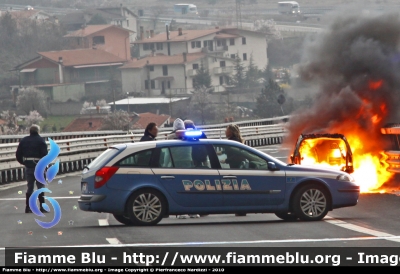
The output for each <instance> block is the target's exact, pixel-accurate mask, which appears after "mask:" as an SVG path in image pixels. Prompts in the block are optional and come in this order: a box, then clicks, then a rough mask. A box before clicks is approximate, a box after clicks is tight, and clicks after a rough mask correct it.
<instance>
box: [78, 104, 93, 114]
mask: <svg viewBox="0 0 400 274" xmlns="http://www.w3.org/2000/svg"><path fill="white" fill-rule="evenodd" d="M91 107H93V103H92V102H87V101H85V102H84V103H83V105H82V109H81V114H88V113H90V110H89V108H91Z"/></svg>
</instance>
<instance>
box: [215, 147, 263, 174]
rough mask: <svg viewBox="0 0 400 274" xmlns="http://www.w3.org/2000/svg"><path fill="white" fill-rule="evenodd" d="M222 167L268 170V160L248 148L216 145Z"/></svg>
mask: <svg viewBox="0 0 400 274" xmlns="http://www.w3.org/2000/svg"><path fill="white" fill-rule="evenodd" d="M214 149H215V151H216V153H217V155H218V158H219V160H220V163H221V168H222V169H261V170H268V164H267V161H266V160H264V159H263V158H261V157H260V156H258V155H256V154H254V153H253V152H250V151H248V150H246V149H242V148H239V147H235V146H232V145H214Z"/></svg>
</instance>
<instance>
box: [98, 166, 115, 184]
mask: <svg viewBox="0 0 400 274" xmlns="http://www.w3.org/2000/svg"><path fill="white" fill-rule="evenodd" d="M117 170H118V167H115V166H105V167H103V168H101V169H99V170H98V171H97V172H96V175H95V177H94V188H100V187H102V186H103V185H105V183H107V181H108V180H109V179H110V178H111V177H112V176H113V175H114V174H115V172H117Z"/></svg>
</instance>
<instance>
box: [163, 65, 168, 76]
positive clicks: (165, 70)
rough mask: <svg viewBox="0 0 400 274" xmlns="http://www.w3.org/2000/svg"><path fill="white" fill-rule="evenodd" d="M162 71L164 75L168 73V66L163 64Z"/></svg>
mask: <svg viewBox="0 0 400 274" xmlns="http://www.w3.org/2000/svg"><path fill="white" fill-rule="evenodd" d="M162 73H163V75H164V76H165V75H168V67H167V66H162Z"/></svg>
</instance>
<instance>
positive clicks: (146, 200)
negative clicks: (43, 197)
mask: <svg viewBox="0 0 400 274" xmlns="http://www.w3.org/2000/svg"><path fill="white" fill-rule="evenodd" d="M177 134H180V135H181V137H183V138H181V139H179V140H165V141H152V142H140V143H127V144H119V145H115V146H112V147H110V148H108V149H107V150H106V151H104V152H103V153H102V154H101V155H100V156H98V157H97V158H96V159H95V160H93V161H92V162H91V163H90V165H89V166H88V167H87V168H85V169H84V171H83V172H82V181H81V188H82V195H81V197H80V199H79V201H78V202H79V207H80V209H81V210H84V211H93V212H108V213H112V214H113V215H114V217H115V218H116V219H117V220H118V221H119V222H121V223H123V224H126V225H138V226H146V225H156V224H157V223H159V222H160V221H161V220H162V218H165V217H168V216H169V215H181V214H200V215H207V214H232V213H274V214H276V216H278V217H279V218H281V219H283V220H287V221H292V220H297V219H300V220H304V221H317V220H321V219H323V218H324V217H325V216H326V214H327V213H328V211H331V210H333V209H335V208H341V207H348V206H355V205H356V204H357V202H358V197H359V192H360V187H359V185H358V184H357V183H356V182H355V181H354V179H353V178H352V177H351V175H349V174H348V173H345V172H342V171H337V170H329V169H322V168H315V167H305V166H300V165H296V164H286V163H284V162H282V161H279V160H278V159H276V158H274V157H272V156H270V155H268V154H265V153H263V152H261V151H258V150H256V149H253V148H251V147H249V146H246V145H243V144H241V143H239V142H234V141H229V140H218V139H200V138H199V136H200V135H201V134H202V132H199V131H182V132H178V133H177Z"/></svg>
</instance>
